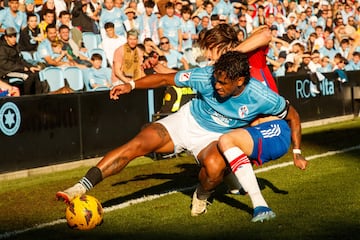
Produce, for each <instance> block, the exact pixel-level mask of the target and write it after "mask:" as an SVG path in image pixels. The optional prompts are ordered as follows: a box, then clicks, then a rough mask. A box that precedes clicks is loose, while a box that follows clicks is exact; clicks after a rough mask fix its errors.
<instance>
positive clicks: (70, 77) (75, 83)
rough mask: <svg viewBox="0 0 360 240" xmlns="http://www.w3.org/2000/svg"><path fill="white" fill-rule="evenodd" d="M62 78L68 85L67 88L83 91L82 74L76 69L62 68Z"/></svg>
mask: <svg viewBox="0 0 360 240" xmlns="http://www.w3.org/2000/svg"><path fill="white" fill-rule="evenodd" d="M63 71H64V78H65V79H66V81H67V82H68V83H69V87H70V88H71V89H72V90H74V91H83V90H84V79H83V72H82V71H81V69H80V68H78V67H66V68H64V70H63Z"/></svg>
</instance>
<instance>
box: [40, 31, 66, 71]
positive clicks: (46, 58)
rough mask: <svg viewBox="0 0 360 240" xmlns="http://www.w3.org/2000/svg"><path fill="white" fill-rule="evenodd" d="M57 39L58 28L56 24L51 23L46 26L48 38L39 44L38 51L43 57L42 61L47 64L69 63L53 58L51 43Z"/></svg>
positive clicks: (59, 64)
mask: <svg viewBox="0 0 360 240" xmlns="http://www.w3.org/2000/svg"><path fill="white" fill-rule="evenodd" d="M56 40H57V30H56V25H55V24H49V25H48V26H47V27H46V39H44V40H43V41H42V42H41V43H40V44H39V46H38V49H37V53H38V55H39V57H40V58H41V62H42V63H44V64H45V65H46V66H61V65H67V64H68V63H67V62H65V61H64V62H63V61H60V62H57V61H54V60H53V57H54V55H55V54H54V52H53V50H52V47H51V43H52V42H55V41H56Z"/></svg>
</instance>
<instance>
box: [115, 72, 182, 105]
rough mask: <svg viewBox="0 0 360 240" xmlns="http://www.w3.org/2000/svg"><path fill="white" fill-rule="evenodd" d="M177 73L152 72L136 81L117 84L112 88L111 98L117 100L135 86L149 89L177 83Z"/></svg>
mask: <svg viewBox="0 0 360 240" xmlns="http://www.w3.org/2000/svg"><path fill="white" fill-rule="evenodd" d="M175 74H176V73H168V74H151V75H148V76H145V77H142V78H140V79H138V80H136V81H131V82H129V83H125V84H121V85H117V86H115V87H113V88H112V89H111V90H110V99H113V100H117V99H119V96H120V95H121V94H126V93H129V92H131V90H133V89H135V88H139V89H148V88H158V87H164V86H174V85H175V81H174V78H175Z"/></svg>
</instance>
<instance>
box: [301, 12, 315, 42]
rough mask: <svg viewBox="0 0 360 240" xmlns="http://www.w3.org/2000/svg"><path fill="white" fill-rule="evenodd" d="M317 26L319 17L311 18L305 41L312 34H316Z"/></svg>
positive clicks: (305, 33) (305, 32)
mask: <svg viewBox="0 0 360 240" xmlns="http://www.w3.org/2000/svg"><path fill="white" fill-rule="evenodd" d="M316 25H317V17H316V16H311V17H310V18H309V24H308V25H307V26H306V29H305V31H304V39H308V38H309V36H310V34H311V33H313V32H315V27H316Z"/></svg>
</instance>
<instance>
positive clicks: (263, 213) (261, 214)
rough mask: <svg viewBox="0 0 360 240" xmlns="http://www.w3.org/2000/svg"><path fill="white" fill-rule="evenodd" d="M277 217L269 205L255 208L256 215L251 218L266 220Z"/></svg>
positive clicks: (253, 220)
mask: <svg viewBox="0 0 360 240" xmlns="http://www.w3.org/2000/svg"><path fill="white" fill-rule="evenodd" d="M275 217H276V214H275V213H274V212H273V211H272V210H271V208H268V207H263V206H260V207H256V208H255V209H254V217H253V218H252V219H251V221H252V222H263V221H264V220H266V221H269V220H271V219H273V218H275Z"/></svg>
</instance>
